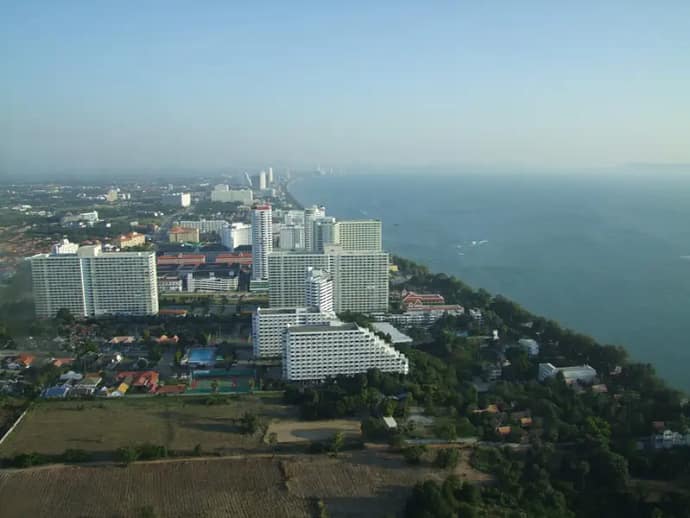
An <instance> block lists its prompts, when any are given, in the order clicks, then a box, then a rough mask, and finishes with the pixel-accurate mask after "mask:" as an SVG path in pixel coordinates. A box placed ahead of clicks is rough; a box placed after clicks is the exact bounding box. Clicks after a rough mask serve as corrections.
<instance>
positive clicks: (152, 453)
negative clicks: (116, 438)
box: [137, 443, 168, 460]
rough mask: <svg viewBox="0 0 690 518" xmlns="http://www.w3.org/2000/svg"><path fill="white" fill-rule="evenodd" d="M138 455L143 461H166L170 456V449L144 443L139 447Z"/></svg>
mask: <svg viewBox="0 0 690 518" xmlns="http://www.w3.org/2000/svg"><path fill="white" fill-rule="evenodd" d="M137 453H138V456H137V458H138V459H141V460H155V459H164V458H165V457H167V456H168V449H167V448H166V447H165V446H162V445H159V444H150V443H144V444H142V445H140V446H138V447H137Z"/></svg>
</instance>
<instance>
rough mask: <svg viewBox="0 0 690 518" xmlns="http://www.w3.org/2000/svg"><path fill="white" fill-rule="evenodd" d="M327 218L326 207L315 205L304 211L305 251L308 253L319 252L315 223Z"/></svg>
mask: <svg viewBox="0 0 690 518" xmlns="http://www.w3.org/2000/svg"><path fill="white" fill-rule="evenodd" d="M325 216H326V207H324V206H317V205H314V206H312V207H307V208H306V209H304V249H305V250H306V251H307V252H315V251H317V250H316V248H315V243H316V240H315V239H314V222H315V221H316V220H318V219H321V218H323V217H325Z"/></svg>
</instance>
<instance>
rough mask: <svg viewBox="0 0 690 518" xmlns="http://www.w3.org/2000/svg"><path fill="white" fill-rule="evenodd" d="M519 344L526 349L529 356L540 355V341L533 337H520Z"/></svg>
mask: <svg viewBox="0 0 690 518" xmlns="http://www.w3.org/2000/svg"><path fill="white" fill-rule="evenodd" d="M518 345H519V346H520V347H522V348H523V349H525V350H526V351H527V354H528V355H529V356H538V355H539V343H538V342H537V341H536V340H533V339H532V338H520V340H518Z"/></svg>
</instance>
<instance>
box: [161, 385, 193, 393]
mask: <svg viewBox="0 0 690 518" xmlns="http://www.w3.org/2000/svg"><path fill="white" fill-rule="evenodd" d="M185 390H187V386H186V385H165V386H163V387H158V390H156V394H161V395H166V394H182V393H183V392H184V391H185Z"/></svg>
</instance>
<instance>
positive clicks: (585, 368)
mask: <svg viewBox="0 0 690 518" xmlns="http://www.w3.org/2000/svg"><path fill="white" fill-rule="evenodd" d="M559 372H560V373H562V374H563V378H564V379H565V382H566V384H568V385H572V384H573V383H575V382H579V383H584V384H591V383H593V382H594V380H595V379H596V377H597V371H596V370H595V369H594V368H593V367H590V366H589V365H577V366H573V367H555V366H554V365H553V364H552V363H540V364H539V374H538V379H539V381H544V380H545V379H548V378H553V377H555V376H557V375H558V373H559Z"/></svg>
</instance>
